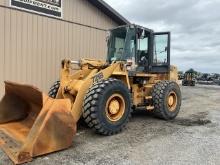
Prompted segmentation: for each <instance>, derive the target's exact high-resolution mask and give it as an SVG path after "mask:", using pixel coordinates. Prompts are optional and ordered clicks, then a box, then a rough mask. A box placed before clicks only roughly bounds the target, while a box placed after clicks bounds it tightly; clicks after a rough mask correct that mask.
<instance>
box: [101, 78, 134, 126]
mask: <svg viewBox="0 0 220 165" xmlns="http://www.w3.org/2000/svg"><path fill="white" fill-rule="evenodd" d="M128 92H129V91H128V89H127V88H126V87H125V86H124V85H123V84H122V83H119V82H118V83H116V84H113V85H108V86H106V87H105V90H104V92H103V97H100V98H99V101H98V102H99V105H98V109H99V110H98V111H97V113H98V114H97V115H98V118H99V120H100V123H102V125H103V126H104V127H106V129H110V130H115V129H118V128H120V127H122V126H123V125H124V124H126V122H127V120H128V118H129V115H130V109H131V101H130V96H129V93H128ZM113 94H119V95H121V96H122V97H123V98H124V101H125V112H124V114H123V116H122V118H121V119H119V120H118V121H116V122H112V121H110V120H109V119H108V117H107V116H106V110H105V109H106V104H107V101H108V99H109V97H111V96H112V95H113Z"/></svg>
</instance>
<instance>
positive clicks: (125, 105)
mask: <svg viewBox="0 0 220 165" xmlns="http://www.w3.org/2000/svg"><path fill="white" fill-rule="evenodd" d="M130 117H131V100H130V91H129V90H128V88H127V87H126V86H125V85H124V84H123V82H121V81H120V80H117V79H113V78H110V79H107V80H102V81H101V82H99V83H97V84H95V85H93V86H92V87H91V88H90V89H89V91H88V93H87V94H86V97H85V99H84V106H83V118H84V120H85V122H86V123H87V124H88V126H89V127H90V128H93V129H94V130H95V131H96V132H97V133H98V134H102V135H114V134H117V133H119V132H121V131H122V130H123V129H124V128H125V125H126V124H127V123H128V121H129V118H130Z"/></svg>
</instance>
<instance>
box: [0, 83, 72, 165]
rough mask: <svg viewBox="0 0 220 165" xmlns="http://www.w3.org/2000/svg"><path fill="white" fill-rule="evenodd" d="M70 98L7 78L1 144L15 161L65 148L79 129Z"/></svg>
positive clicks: (1, 105)
mask: <svg viewBox="0 0 220 165" xmlns="http://www.w3.org/2000/svg"><path fill="white" fill-rule="evenodd" d="M71 106H72V105H71V101H70V100H69V99H52V98H49V97H48V96H47V95H45V94H43V93H42V92H40V91H39V90H38V89H37V88H35V87H32V86H29V85H20V84H17V83H12V82H5V96H4V97H3V98H2V100H1V102H0V146H1V148H2V149H3V150H4V151H5V153H6V154H7V155H8V156H9V157H10V159H11V160H12V161H13V162H14V163H15V164H22V163H25V162H29V161H31V160H32V159H33V157H36V156H40V155H44V154H48V153H51V152H55V151H59V150H63V149H66V148H68V147H70V146H71V144H72V139H73V136H74V135H75V133H76V122H75V121H74V118H73V116H72V114H71Z"/></svg>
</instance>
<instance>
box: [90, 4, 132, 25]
mask: <svg viewBox="0 0 220 165" xmlns="http://www.w3.org/2000/svg"><path fill="white" fill-rule="evenodd" d="M88 1H89V2H90V3H91V4H93V5H94V6H96V7H97V8H98V9H100V10H101V11H102V12H103V13H105V14H106V15H107V16H109V17H110V18H112V20H114V21H115V22H116V23H118V24H119V25H125V24H130V22H129V21H128V20H127V19H126V18H124V17H123V16H122V15H121V14H119V13H118V12H117V11H116V10H115V9H113V8H112V7H111V6H109V5H108V4H107V3H106V2H104V1H103V0H88Z"/></svg>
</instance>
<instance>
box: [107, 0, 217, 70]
mask: <svg viewBox="0 0 220 165" xmlns="http://www.w3.org/2000/svg"><path fill="white" fill-rule="evenodd" d="M105 2H107V3H108V4H109V5H110V6H112V7H113V8H114V9H115V10H116V11H118V12H119V13H120V14H121V15H122V16H124V17H125V18H126V19H128V20H129V21H130V22H131V23H135V24H138V25H142V26H144V27H147V28H150V29H153V30H154V31H157V32H160V31H170V32H171V35H172V36H171V37H172V41H171V63H172V64H174V65H176V66H178V68H179V70H182V71H185V70H188V69H189V68H194V69H195V70H197V71H200V72H204V73H220V0H105Z"/></svg>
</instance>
